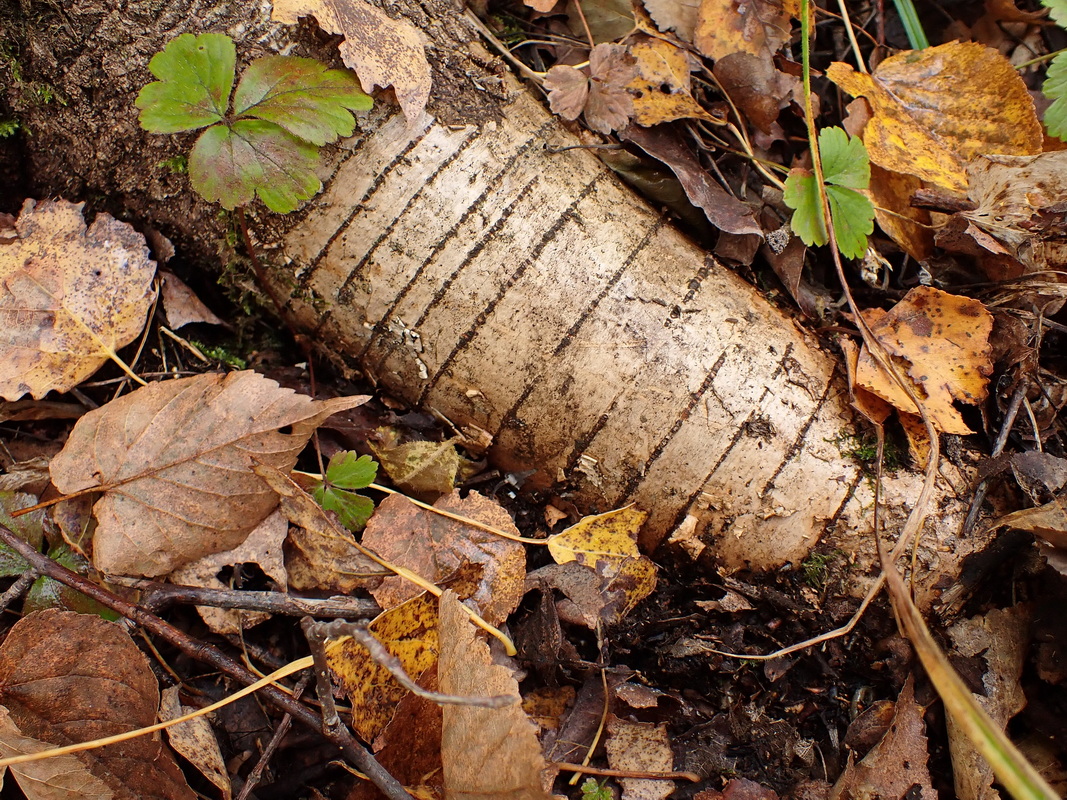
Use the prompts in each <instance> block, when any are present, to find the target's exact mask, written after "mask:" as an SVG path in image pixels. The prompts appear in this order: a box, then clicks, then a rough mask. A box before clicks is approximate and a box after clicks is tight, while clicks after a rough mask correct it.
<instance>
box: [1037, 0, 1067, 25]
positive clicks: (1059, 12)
mask: <svg viewBox="0 0 1067 800" xmlns="http://www.w3.org/2000/svg"><path fill="white" fill-rule="evenodd" d="M1041 5H1043V6H1044V7H1045V8H1047V9H1048V15H1049V16H1050V17H1052V21H1053V22H1055V23H1056V24H1057V25H1059V26H1060V27H1061V28H1067V0H1041Z"/></svg>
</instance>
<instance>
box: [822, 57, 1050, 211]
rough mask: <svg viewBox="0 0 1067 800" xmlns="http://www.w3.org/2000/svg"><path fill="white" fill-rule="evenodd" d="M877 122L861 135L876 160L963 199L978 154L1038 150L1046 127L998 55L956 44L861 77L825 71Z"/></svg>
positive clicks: (846, 70)
mask: <svg viewBox="0 0 1067 800" xmlns="http://www.w3.org/2000/svg"><path fill="white" fill-rule="evenodd" d="M826 75H827V77H828V78H830V80H832V81H833V82H834V83H836V84H837V85H838V86H840V87H841V88H842V89H843V90H845V91H846V92H848V93H849V94H851V95H853V96H855V97H865V98H866V99H867V102H868V103H870V105H871V110H872V117H871V119H870V121H869V122H868V123H867V125H866V127H865V128H864V131H863V141H864V144H866V145H867V151H868V153H869V154H870V157H871V161H872V162H874V163H875V164H877V165H879V166H880V167H883V168H884V169H887V170H890V171H892V172H903V173H905V174H907V175H914V176H916V177H918V178H922V179H923V180H926V181H930V182H931V183H934V184H937V185H939V186H943V187H944V188H946V189H949V190H952V191H957V192H960V193H963V192H965V191H966V188H967V173H966V170H965V166H964V165H965V164H966V162H967V161H968V160H970V159H971V158H973V157H974V156H976V155H978V154H988V153H999V154H1005V155H1032V154H1035V153H1039V152H1041V145H1042V129H1041V122H1040V120H1039V119H1038V117H1037V112H1036V110H1035V108H1034V101H1033V99H1032V98H1031V97H1030V93H1029V92H1028V91H1027V88H1026V84H1024V83H1023V80H1022V78H1021V77H1020V76H1019V74H1018V72H1017V71H1016V70H1015V68H1014V67H1013V66H1012V65H1011V63H1010V62H1008V60H1007V59H1005V58H1004V56H1002V55H1001V54H1000V53H998V52H997V51H996V50H993V49H991V48H988V47H984V46H983V45H980V44H977V43H974V42H963V43H961V42H951V43H949V44H943V45H940V46H938V47H930V48H927V49H926V50H921V51H908V52H905V53H899V54H897V55H895V56H890V57H889V58H887V59H885V61H883V62H882V63H881V64H879V65H878V67H877V68H876V69H875V70H874V73H873V74H870V75H864V74H860V73H858V72H856V71H854V70H853V69H852V68H851V67H849V66H848V65H846V64H842V63H834V64H831V65H830V67H829V68H828V69H827V71H826Z"/></svg>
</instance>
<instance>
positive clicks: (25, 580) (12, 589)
mask: <svg viewBox="0 0 1067 800" xmlns="http://www.w3.org/2000/svg"><path fill="white" fill-rule="evenodd" d="M39 577H41V576H40V573H38V572H37V570H35V569H33V568H32V567H31V568H30V569H28V570H26V571H25V572H23V573H22V574H21V575H19V579H18V580H17V581H15V582H14V583H13V584H11V586H9V587H8V590H7V591H6V592H4V593H3V594H2V595H0V611H3V610H4V609H6V608H7V607H8V606H9V605H11V604H12V603H14V602H15V601H16V600H18V599H19V598H20V597H22V594H23V592H25V591H27V590H28V589H29V588H30V587H31V586H32V585H33V582H34V581H35V580H37V579H38V578H39Z"/></svg>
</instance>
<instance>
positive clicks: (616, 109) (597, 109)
mask: <svg viewBox="0 0 1067 800" xmlns="http://www.w3.org/2000/svg"><path fill="white" fill-rule="evenodd" d="M636 75H637V68H636V67H635V66H634V63H633V58H632V57H631V56H630V54H629V53H628V52H627V49H626V48H625V47H623V46H622V45H618V44H606V43H605V44H598V45H597V46H596V47H594V48H593V51H592V52H591V53H590V54H589V97H588V98H587V99H586V101H585V121H586V122H587V123H588V125H589V127H590V128H592V129H593V130H594V131H597V132H598V133H611V132H612V131H613V130H618V129H620V128H625V127H626V126H627V125H629V124H630V118H631V117H632V116H633V114H634V99H633V96H632V95H631V94H630V92H629V91H628V90H627V88H626V87H627V86H629V84H630V82H631V81H632V80H633V79H634V77H635V76H636Z"/></svg>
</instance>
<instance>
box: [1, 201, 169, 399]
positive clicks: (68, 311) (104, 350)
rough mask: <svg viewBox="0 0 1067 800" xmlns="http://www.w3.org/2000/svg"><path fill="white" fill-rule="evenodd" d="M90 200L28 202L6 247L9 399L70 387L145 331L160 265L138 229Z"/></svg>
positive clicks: (4, 392) (4, 347) (4, 351)
mask: <svg viewBox="0 0 1067 800" xmlns="http://www.w3.org/2000/svg"><path fill="white" fill-rule="evenodd" d="M83 206H84V203H77V204H75V203H68V202H66V201H65V200H56V201H45V202H43V203H39V204H38V203H36V202H35V201H33V200H27V201H26V202H25V203H24V204H23V206H22V213H21V214H20V215H19V218H18V221H17V222H16V223H15V230H16V231H17V233H18V238H17V239H14V240H12V241H10V242H9V243H8V244H5V245H4V246H2V247H0V396H3V397H5V398H6V399H8V400H17V399H18V398H20V397H22V396H23V395H24V394H26V393H29V394H31V395H33V397H35V398H41V397H43V396H44V395H45V394H47V393H48V392H49V391H52V390H55V391H57V392H65V391H67V390H69V389H72V388H74V387H75V386H77V385H78V384H79V383H81V382H82V381H83V380H85V379H86V378H88V377H89V376H90V375H92V374H93V373H94V372H96V370H98V369H99V368H100V367H101V366H102V365H103V364H104V363H105V362H106V361H107V360H108V359H109V358H112V357H113V356H114V354H115V351H116V350H117V349H118V348H120V347H122V346H123V345H126V344H129V343H130V342H131V341H133V340H134V338H136V336H137V334H138V333H140V332H141V330H142V329H143V328H144V324H145V315H146V314H147V312H148V308H149V306H150V305H151V304H152V300H153V299H154V297H155V290H154V289H153V288H152V278H153V277H154V275H155V272H156V264H155V262H154V261H151V260H149V258H148V248H147V247H146V246H145V240H144V237H143V236H141V234H139V233H137V232H136V231H135V230H134V229H133V227H132V226H130V225H128V224H127V223H125V222H119V221H118V220H116V219H113V218H112V217H110V216H108V215H107V214H98V215H97V217H96V219H95V220H94V221H93V224H92V225H91V226H90V227H89V229H88V230H86V227H85V220H84V219H83V218H82V207H83Z"/></svg>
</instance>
